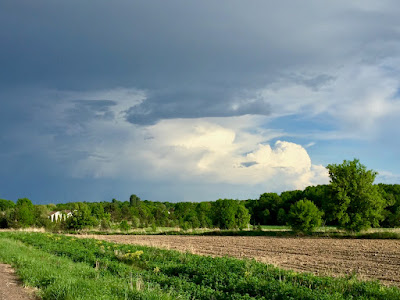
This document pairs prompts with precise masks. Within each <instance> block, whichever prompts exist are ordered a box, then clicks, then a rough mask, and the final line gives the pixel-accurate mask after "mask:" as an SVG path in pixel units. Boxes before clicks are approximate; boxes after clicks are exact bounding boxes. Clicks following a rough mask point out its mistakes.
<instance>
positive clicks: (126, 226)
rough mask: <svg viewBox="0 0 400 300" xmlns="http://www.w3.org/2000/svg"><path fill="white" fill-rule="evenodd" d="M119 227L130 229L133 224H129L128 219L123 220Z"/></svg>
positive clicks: (124, 229)
mask: <svg viewBox="0 0 400 300" xmlns="http://www.w3.org/2000/svg"><path fill="white" fill-rule="evenodd" d="M119 228H120V229H121V230H122V231H128V230H129V229H131V226H129V224H128V222H127V221H126V220H123V221H122V222H121V223H120V224H119Z"/></svg>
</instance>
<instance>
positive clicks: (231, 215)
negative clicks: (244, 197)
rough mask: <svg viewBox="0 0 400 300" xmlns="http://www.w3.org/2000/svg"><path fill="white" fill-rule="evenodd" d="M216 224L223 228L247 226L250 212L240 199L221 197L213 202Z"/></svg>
mask: <svg viewBox="0 0 400 300" xmlns="http://www.w3.org/2000/svg"><path fill="white" fill-rule="evenodd" d="M213 209H214V224H215V225H216V226H217V227H219V228H221V229H236V228H245V227H247V225H248V224H249V221H250V214H249V211H248V210H247V208H246V207H245V206H244V203H243V202H241V201H239V200H231V199H219V200H217V201H216V202H214V203H213Z"/></svg>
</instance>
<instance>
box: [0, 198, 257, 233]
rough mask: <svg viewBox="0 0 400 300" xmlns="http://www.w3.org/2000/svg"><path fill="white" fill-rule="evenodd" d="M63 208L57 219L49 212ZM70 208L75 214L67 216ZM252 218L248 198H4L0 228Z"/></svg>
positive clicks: (242, 223)
mask: <svg viewBox="0 0 400 300" xmlns="http://www.w3.org/2000/svg"><path fill="white" fill-rule="evenodd" d="M56 211H61V212H63V213H64V215H65V218H64V217H61V218H60V219H58V220H57V222H52V221H51V219H50V218H49V216H50V215H51V213H52V212H56ZM67 212H71V214H72V216H70V217H67ZM249 222H250V214H249V212H248V210H247V209H246V207H245V201H239V200H232V199H219V200H217V201H215V202H200V203H191V202H180V203H170V202H153V201H148V200H144V201H142V200H141V199H140V198H139V197H137V196H136V195H131V197H130V201H118V200H116V199H112V201H111V202H72V203H64V204H56V205H55V204H48V205H33V204H32V202H31V201H30V200H29V199H26V198H24V199H19V200H18V201H17V203H16V204H15V203H14V202H12V201H9V200H2V199H0V228H22V227H30V226H37V227H45V228H48V229H53V228H55V227H56V228H58V229H82V228H86V227H101V229H108V228H110V227H111V226H114V227H115V224H117V226H119V227H120V228H121V229H122V230H128V229H130V228H148V227H153V228H156V227H180V228H182V229H184V230H187V229H191V228H221V229H244V228H246V227H247V226H248V224H249Z"/></svg>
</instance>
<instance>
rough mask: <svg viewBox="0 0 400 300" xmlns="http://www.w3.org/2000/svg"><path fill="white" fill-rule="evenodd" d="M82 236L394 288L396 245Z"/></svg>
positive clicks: (398, 264) (399, 251)
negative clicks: (373, 281)
mask: <svg viewBox="0 0 400 300" xmlns="http://www.w3.org/2000/svg"><path fill="white" fill-rule="evenodd" d="M81 237H85V236H81ZM86 237H91V238H96V239H101V240H106V241H110V242H117V243H125V244H138V245H146V246H153V247H160V248H166V249H175V250H179V251H188V252H191V253H194V254H200V255H210V256H224V255H228V256H233V257H238V258H244V257H247V258H255V259H256V260H258V261H261V262H264V263H268V264H273V265H276V266H279V267H282V268H284V269H291V270H295V271H301V272H312V273H314V274H318V275H328V276H338V275H349V274H357V276H358V278H360V279H363V280H371V279H378V280H380V281H381V282H382V283H384V284H386V285H395V286H399V287H400V241H398V240H363V239H328V238H326V239H325V238H319V239H317V238H275V237H221V236H214V237H211V236H154V235H148V236H145V235H136V236H123V235H114V236H106V235H96V236H95V235H88V236H86Z"/></svg>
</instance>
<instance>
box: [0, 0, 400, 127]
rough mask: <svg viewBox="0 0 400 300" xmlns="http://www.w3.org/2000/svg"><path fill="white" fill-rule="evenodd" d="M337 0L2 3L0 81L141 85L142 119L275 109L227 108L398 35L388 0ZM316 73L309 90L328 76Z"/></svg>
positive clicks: (133, 116)
mask: <svg viewBox="0 0 400 300" xmlns="http://www.w3.org/2000/svg"><path fill="white" fill-rule="evenodd" d="M335 3H336V4H326V3H322V2H320V1H309V2H305V3H303V2H302V3H300V2H293V1H280V2H279V3H278V2H275V1H251V2H248V1H246V2H245V1H201V2H200V1H177V0H176V1H175V0H173V1H115V2H112V3H111V2H109V1H101V0H100V1H96V5H94V4H93V2H92V1H63V2H54V1H35V2H32V1H1V3H0V39H1V43H2V47H0V65H1V69H2V72H0V86H2V87H12V86H14V87H19V86H42V87H45V88H51V89H59V90H96V89H108V88H114V87H116V86H124V87H133V88H138V89H142V90H146V91H148V92H149V95H150V97H149V99H148V100H147V101H146V102H145V103H143V104H141V105H140V106H139V107H133V108H131V109H130V110H129V114H128V120H129V121H130V122H133V123H138V124H145V123H151V122H155V121H157V120H159V119H161V118H173V117H184V118H191V117H203V116H236V115H241V114H268V110H269V108H268V107H267V106H265V105H264V103H262V102H260V101H258V100H254V101H253V102H248V104H247V106H246V105H245V104H243V106H241V107H239V108H238V109H236V110H231V111H229V109H230V108H231V107H232V106H234V104H235V100H236V98H237V93H238V92H240V91H241V90H248V91H251V90H256V89H258V88H262V87H265V86H268V84H269V83H271V82H273V81H274V80H276V79H277V78H279V77H280V76H282V72H285V71H287V70H289V71H290V70H291V69H293V68H301V66H321V65H325V64H329V63H334V62H336V61H337V63H338V64H342V63H344V62H343V61H340V60H341V58H342V56H343V55H346V56H348V55H349V54H350V55H353V54H354V55H355V54H356V52H355V51H356V50H357V49H360V48H362V49H363V53H364V54H365V53H366V52H368V51H370V52H371V53H374V54H376V51H377V49H376V47H374V46H373V45H372V44H373V43H371V45H370V44H368V43H367V41H371V40H372V41H374V42H376V43H378V42H381V41H382V40H385V41H387V40H389V41H390V40H395V39H397V38H398V37H399V32H398V31H396V30H388V28H391V27H392V26H391V25H392V23H393V22H394V20H395V16H396V12H395V11H393V10H392V9H391V10H386V9H385V3H386V2H384V4H382V9H378V10H374V9H368V8H369V7H368V4H366V5H365V7H364V8H363V9H360V8H359V7H357V6H356V5H343V3H341V2H335ZM345 3H347V2H345ZM388 4H390V3H388ZM389 6H390V5H389ZM371 37H372V39H371ZM338 45H340V46H338ZM368 49H369V50H368ZM380 53H382V52H380ZM372 57H375V56H372ZM362 59H368V57H363V58H362ZM317 69H318V68H317ZM311 71H313V70H311ZM316 72H317V74H316V75H315V76H314V78H310V79H306V80H303V82H302V83H303V84H305V85H312V86H314V85H318V84H320V83H321V82H323V81H325V80H327V79H329V78H330V76H331V75H329V74H318V70H316ZM289 77H290V76H289ZM199 87H200V88H199ZM110 100H112V99H110ZM189 102H196V103H189ZM146 118H148V120H146Z"/></svg>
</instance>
